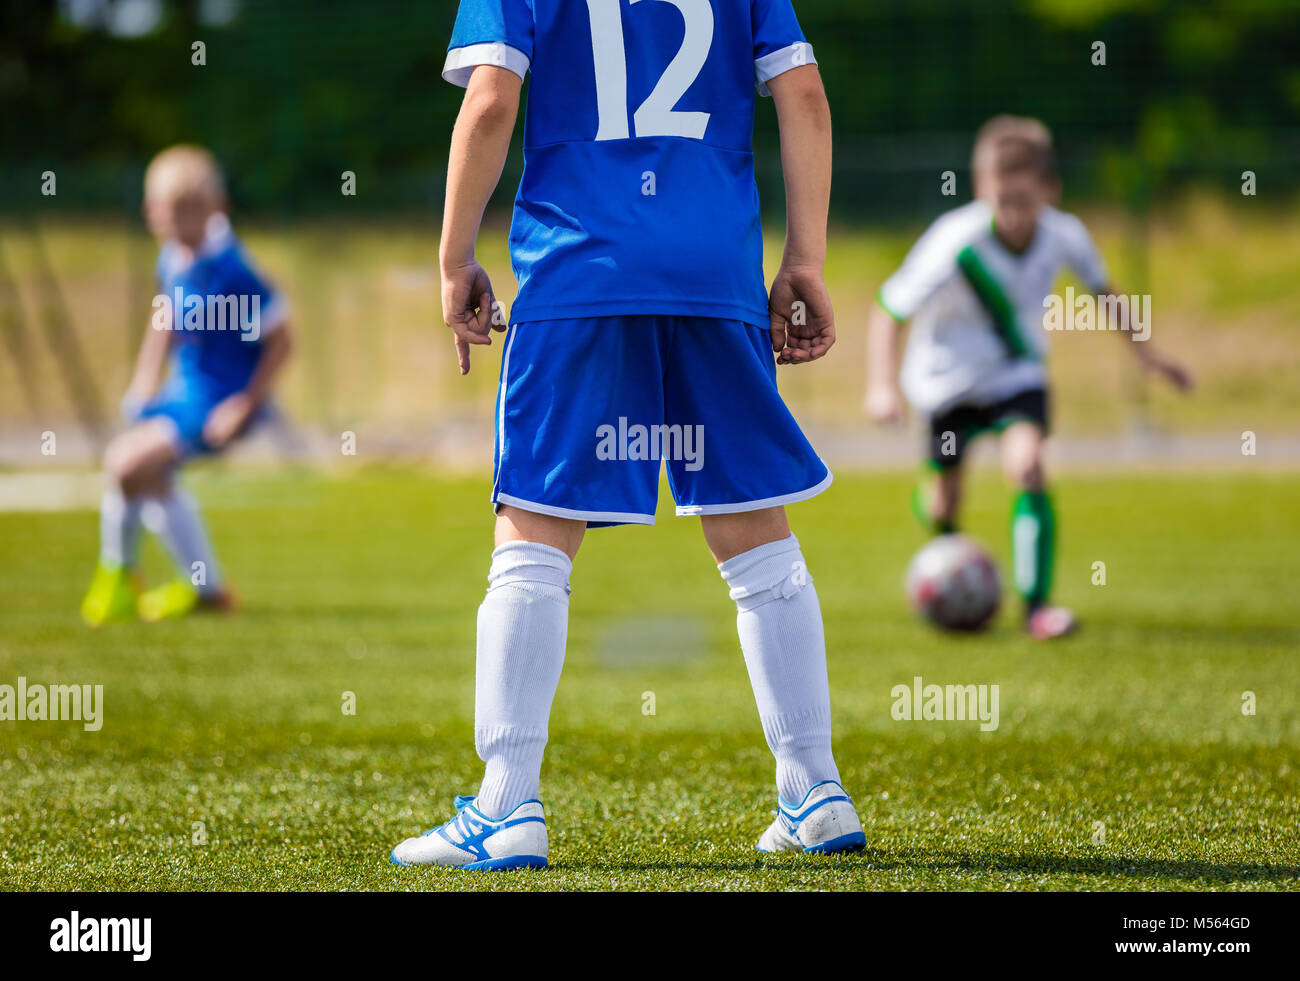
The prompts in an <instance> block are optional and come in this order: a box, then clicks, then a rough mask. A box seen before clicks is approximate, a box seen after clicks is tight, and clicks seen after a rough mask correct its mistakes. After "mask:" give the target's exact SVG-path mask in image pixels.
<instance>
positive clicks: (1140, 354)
mask: <svg viewBox="0 0 1300 981" xmlns="http://www.w3.org/2000/svg"><path fill="white" fill-rule="evenodd" d="M1105 297H1113V298H1114V299H1115V300H1116V301H1117V310H1116V313H1117V314H1118V316H1119V318H1120V323H1119V324H1118V325H1115V326H1117V327H1122V326H1123V325H1125V324H1131V323H1133V320H1132V317H1133V312H1132V311H1131V310H1130V309H1129V299H1128V294H1127V293H1121V292H1120V291H1119V290H1118V289H1117V288H1116V287H1115V285H1114V284H1111V285H1110V286H1107V287H1106V289H1105V290H1103V291H1102V292H1101V293H1100V294H1099V295H1098V299H1099V300H1100V299H1103V298H1105ZM1098 308H1099V309H1103V310H1107V309H1108V307H1107V306H1106V305H1103V304H1099V305H1098ZM1106 326H1107V327H1108V328H1109V327H1111V326H1112V325H1111V324H1106ZM1117 332H1118V333H1119V334H1120V336H1121V337H1124V339H1125V340H1127V341H1128V342H1129V344H1130V345H1131V346H1132V350H1133V354H1134V356H1135V357H1136V358H1137V359H1138V364H1140V365H1141V366H1142V367H1143V368H1144V369H1145V370H1147V371H1152V372H1155V373H1156V374H1158V375H1160V376H1161V377H1162V378H1164V379H1165V380H1166V381H1168V382H1169V383H1170V384H1171V385H1173V386H1174V387H1175V388H1176V389H1178V390H1179V391H1180V392H1186V391H1190V390H1191V388H1192V385H1193V384H1194V383H1193V380H1192V373H1191V372H1190V371H1188V370H1187V369H1186V368H1185V367H1183V366H1182V365H1181V364H1179V363H1178V362H1177V361H1171V360H1170V359H1169V358H1166V357H1165V356H1164V355H1162V354H1161V353H1160V352H1159V351H1157V350H1156V349H1155V348H1153V347H1152V346H1151V341H1150V340H1138V339H1137V338H1136V336H1135V335H1134V334H1132V333H1131V332H1129V331H1124V330H1119V331H1117Z"/></svg>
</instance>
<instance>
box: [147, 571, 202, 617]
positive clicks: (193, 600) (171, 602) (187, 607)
mask: <svg viewBox="0 0 1300 981" xmlns="http://www.w3.org/2000/svg"><path fill="white" fill-rule="evenodd" d="M198 605H199V591H198V590H197V589H195V588H194V587H193V586H191V585H190V584H189V583H187V582H185V581H184V580H181V579H173V580H172V581H171V582H167V583H163V584H162V585H161V586H155V587H154V588H153V589H149V590H146V591H145V592H143V593H141V594H140V599H139V600H138V601H137V602H136V612H137V613H138V614H139V615H140V619H141V620H143V621H145V623H157V622H158V621H160V620H179V619H180V618H181V617H184V616H188V615H189V614H190V613H192V612H194V608H195V607H197V606H198Z"/></svg>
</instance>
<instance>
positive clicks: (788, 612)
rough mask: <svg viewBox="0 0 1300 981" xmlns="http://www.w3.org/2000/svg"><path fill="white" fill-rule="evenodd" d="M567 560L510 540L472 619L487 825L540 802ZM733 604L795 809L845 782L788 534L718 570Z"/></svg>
mask: <svg viewBox="0 0 1300 981" xmlns="http://www.w3.org/2000/svg"><path fill="white" fill-rule="evenodd" d="M572 568H573V566H572V563H570V561H569V558H568V556H567V555H565V554H564V553H563V552H561V551H560V550H559V549H556V548H552V547H551V546H549V545H540V544H537V543H535V542H508V543H507V544H505V545H502V546H501V547H500V548H498V549H496V550H495V551H494V552H493V553H492V568H491V570H490V571H489V572H488V592H487V596H486V597H485V598H484V600H483V604H482V605H481V606H480V607H479V611H478V657H477V668H476V678H475V690H474V746H475V748H476V749H477V750H478V755H479V757H480V758H481V759H482V760H483V762H484V763H485V764H486V769H485V771H484V775H483V783H482V786H481V787H480V788H479V792H478V800H477V802H476V806H477V807H478V808H479V810H481V811H482V812H483V813H484V814H485V815H487V816H488V817H489V818H492V819H494V820H497V819H500V818H502V817H505V816H506V815H507V814H509V813H510V812H511V811H512V810H513V809H514V808H515V807H517V806H518V805H519V804H521V803H523V802H524V801H526V800H532V799H534V798H536V797H537V796H538V785H539V780H540V776H541V769H542V753H543V751H544V750H545V748H546V736H547V724H548V722H549V720H550V715H551V702H552V701H553V700H554V698H555V689H556V687H557V685H558V684H559V681H560V670H561V668H562V667H563V665H564V645H565V639H566V637H567V635H568V628H569V573H570V572H571V571H572ZM718 570H719V571H720V572H721V573H722V578H723V579H725V580H726V581H727V584H728V585H729V586H730V587H731V598H732V599H734V600H735V601H736V606H737V609H738V613H737V615H736V627H737V630H738V632H739V634H740V646H741V649H742V650H743V651H744V654H745V666H746V667H747V668H748V670H749V679H750V682H751V683H752V685H753V686H754V699H755V701H756V702H757V703H758V715H759V719H760V720H761V721H762V724H763V734H764V735H765V736H766V737H767V744H768V746H769V747H770V748H771V750H772V754H773V755H774V756H775V757H776V785H777V790H778V792H779V793H780V795H781V797H782V799H784V800H785V801H786V802H787V803H788V804H791V805H795V804H799V803H800V802H801V801H802V800H803V799H804V797H805V796H806V795H807V793H808V791H809V790H810V789H812V787H813V786H814V785H815V784H817V783H820V782H821V781H823V780H834V781H836V782H837V783H838V782H839V779H840V774H839V771H838V770H837V769H836V768H835V760H834V759H833V758H832V756H831V705H830V686H829V684H828V681H827V677H826V644H825V640H824V637H823V634H822V617H821V608H820V607H819V606H818V603H817V591H816V590H815V589H813V585H812V577H811V576H810V575H809V574H808V570H807V567H806V566H805V565H804V561H803V556H802V555H801V554H800V552H799V542H798V541H797V540H796V539H795V537H794V536H793V535H791V536H790V537H789V538H787V539H785V540H784V541H780V542H771V543H769V544H767V545H761V546H759V547H758V548H755V549H751V550H750V551H748V552H745V553H743V554H741V555H737V556H736V557H735V558H733V559H729V560H728V561H726V562H724V563H722V565H720V566H719V567H718Z"/></svg>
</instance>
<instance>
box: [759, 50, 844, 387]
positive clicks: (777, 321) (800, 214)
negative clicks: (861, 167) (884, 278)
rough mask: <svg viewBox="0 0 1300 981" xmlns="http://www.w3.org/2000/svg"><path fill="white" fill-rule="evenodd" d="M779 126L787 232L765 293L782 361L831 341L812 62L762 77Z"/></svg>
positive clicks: (826, 146) (827, 136)
mask: <svg viewBox="0 0 1300 981" xmlns="http://www.w3.org/2000/svg"><path fill="white" fill-rule="evenodd" d="M768 88H770V89H771V91H772V98H773V100H774V101H775V102H776V115H777V122H778V124H779V125H780V128H781V168H782V171H783V172H784V174H785V211H786V237H785V254H784V255H783V256H782V258H781V268H780V270H779V271H778V272H777V274H776V278H775V279H774V280H773V281H772V293H771V297H770V299H769V303H768V306H769V313H770V316H771V332H772V350H773V351H775V352H776V353H777V361H778V363H780V364H804V363H806V362H808V361H815V360H816V359H817V358H820V357H821V356H822V355H823V354H825V353H826V352H827V351H829V350H830V347H831V345H832V344H834V343H835V312H834V310H833V309H832V308H831V298H830V293H829V292H828V291H827V289H826V279H825V268H826V217H827V213H828V212H829V210H830V199H831V111H830V106H829V105H828V104H827V102H826V91H825V89H824V88H823V87H822V80H821V74H820V73H819V72H818V71H817V66H816V65H803V66H801V67H799V68H793V69H791V70H790V71H788V72H784V73H782V74H780V75H778V76H777V77H776V78H773V79H771V80H770V81H769V82H768Z"/></svg>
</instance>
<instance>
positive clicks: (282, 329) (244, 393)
mask: <svg viewBox="0 0 1300 981" xmlns="http://www.w3.org/2000/svg"><path fill="white" fill-rule="evenodd" d="M261 347H262V352H261V354H260V355H259V356H258V359H257V367H256V368H254V369H253V374H252V376H251V377H250V378H249V379H248V384H247V385H246V386H244V388H243V389H242V390H241V391H238V392H235V393H234V394H233V395H229V396H227V397H226V398H224V399H222V400H221V401H220V402H218V403H217V404H216V405H215V406H214V407H213V409H212V411H211V412H210V413H208V418H207V419H206V420H204V423H203V439H204V441H205V442H206V443H207V444H208V445H209V446H211V447H213V448H214V449H216V448H218V447H221V446H224V445H225V444H226V443H228V442H230V441H231V440H232V439H234V438H235V437H236V436H238V435H239V434H240V432H242V431H243V429H244V427H245V426H247V425H248V421H249V420H250V419H251V418H252V417H253V413H255V412H256V411H257V409H258V407H259V406H260V405H261V404H262V403H263V402H265V401H266V399H267V397H268V396H269V395H270V394H271V389H272V388H273V387H274V386H275V382H276V379H277V378H279V376H280V371H281V369H283V368H284V364H285V362H286V361H288V360H289V353H290V352H291V351H292V350H293V334H292V332H291V331H290V330H289V325H288V324H287V323H282V324H280V325H279V326H278V327H276V329H275V330H273V331H271V332H270V333H269V334H266V335H265V336H263V338H262V340H261Z"/></svg>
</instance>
